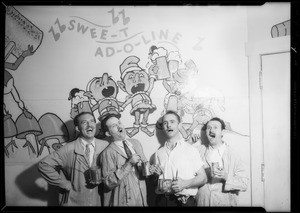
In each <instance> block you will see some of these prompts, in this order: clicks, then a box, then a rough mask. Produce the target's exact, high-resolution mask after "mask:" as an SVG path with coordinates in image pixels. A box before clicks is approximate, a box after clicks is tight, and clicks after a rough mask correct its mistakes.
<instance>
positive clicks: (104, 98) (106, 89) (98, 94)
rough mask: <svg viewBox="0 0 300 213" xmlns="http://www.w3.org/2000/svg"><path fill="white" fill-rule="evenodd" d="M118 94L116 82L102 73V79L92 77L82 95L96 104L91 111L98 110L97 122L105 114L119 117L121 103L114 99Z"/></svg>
mask: <svg viewBox="0 0 300 213" xmlns="http://www.w3.org/2000/svg"><path fill="white" fill-rule="evenodd" d="M118 92H119V90H118V86H117V84H116V82H115V81H114V80H113V79H112V78H111V77H110V76H109V75H108V73H103V75H102V77H94V78H93V79H91V80H90V81H89V82H88V84H87V88H86V92H85V93H84V95H85V96H87V97H88V98H89V99H93V100H95V101H96V102H97V103H96V104H95V105H93V106H92V111H93V112H94V111H95V110H97V109H98V112H99V118H98V120H99V121H101V120H102V119H103V118H104V117H105V116H106V115H107V114H114V115H116V116H117V117H120V116H121V115H120V111H121V109H122V107H121V105H122V104H123V102H120V101H118V100H117V99H116V97H117V94H118Z"/></svg>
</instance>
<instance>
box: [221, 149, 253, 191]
mask: <svg viewBox="0 0 300 213" xmlns="http://www.w3.org/2000/svg"><path fill="white" fill-rule="evenodd" d="M229 161H231V162H229V164H230V165H232V166H230V168H231V169H232V170H233V171H229V174H228V178H227V180H226V182H225V191H232V190H239V191H246V190H247V186H248V175H247V170H246V166H245V164H244V162H243V161H242V160H241V158H240V157H239V156H238V155H237V154H232V156H231V157H230V158H229Z"/></svg>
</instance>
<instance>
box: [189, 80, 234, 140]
mask: <svg viewBox="0 0 300 213" xmlns="http://www.w3.org/2000/svg"><path fill="white" fill-rule="evenodd" d="M195 81H197V80H195ZM185 97H186V101H185V107H184V111H185V112H186V113H187V114H191V115H192V116H193V122H192V124H191V125H190V127H189V128H188V129H187V133H188V134H189V135H190V134H193V132H194V130H195V129H196V128H198V129H199V130H202V127H203V126H204V124H205V123H206V122H207V121H208V120H209V119H211V118H213V117H215V116H216V115H217V114H218V115H220V113H221V112H223V111H225V107H224V105H225V98H224V96H223V94H222V93H221V92H219V91H217V90H216V89H213V88H199V87H198V89H197V91H195V90H193V91H192V92H188V93H186V96H185ZM228 125H229V123H228Z"/></svg>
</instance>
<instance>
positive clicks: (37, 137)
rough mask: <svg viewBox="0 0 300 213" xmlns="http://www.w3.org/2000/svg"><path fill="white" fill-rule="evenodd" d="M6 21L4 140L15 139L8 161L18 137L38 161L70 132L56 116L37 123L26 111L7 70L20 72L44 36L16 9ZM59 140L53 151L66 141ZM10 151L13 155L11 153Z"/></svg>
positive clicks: (9, 7)
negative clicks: (50, 144)
mask: <svg viewBox="0 0 300 213" xmlns="http://www.w3.org/2000/svg"><path fill="white" fill-rule="evenodd" d="M5 21H6V26H7V27H6V28H5V58H4V60H5V70H4V103H3V106H4V108H3V109H4V138H11V141H10V142H9V143H8V144H7V145H6V146H5V149H4V151H5V154H6V156H7V157H11V156H13V155H14V154H15V153H14V148H18V146H17V145H16V142H15V138H14V137H16V138H17V139H22V140H25V141H26V142H25V144H24V145H23V148H25V147H27V148H28V154H29V156H30V157H38V156H39V155H41V153H42V152H43V148H44V146H46V147H47V148H48V151H49V152H50V151H51V150H50V146H49V144H48V142H47V141H49V139H54V138H56V137H62V135H63V138H64V139H65V136H66V137H68V132H67V130H66V129H65V128H63V127H64V126H63V125H64V124H63V123H62V122H57V121H61V120H60V119H59V118H58V116H57V115H55V114H52V113H46V114H44V115H43V116H42V117H41V118H40V119H39V120H37V119H36V118H35V116H33V115H32V113H30V112H29V111H28V110H27V108H26V107H25V104H24V102H23V101H22V100H21V98H20V95H19V92H18V90H17V87H16V86H15V82H14V78H13V76H12V75H11V73H10V72H9V71H7V70H6V69H10V70H13V71H15V70H17V69H18V68H19V66H20V65H21V63H22V62H23V60H24V59H25V58H26V57H27V56H31V55H33V54H34V53H35V52H36V50H37V49H38V47H39V46H40V44H41V42H42V39H43V32H42V31H41V30H40V29H39V28H38V27H36V26H35V25H34V24H32V23H31V22H30V21H29V20H28V19H27V18H26V17H24V16H23V15H22V14H21V13H20V12H19V11H17V10H16V9H15V8H14V7H12V6H8V7H6V19H5ZM9 95H11V97H12V99H11V100H12V103H8V104H5V102H8V101H9V98H10V97H9ZM6 97H7V99H6ZM11 104H16V105H17V108H19V109H20V110H21V113H20V114H19V112H18V110H17V111H16V110H14V109H13V106H12V105H11ZM11 113H12V114H11ZM18 114H19V115H18ZM12 116H16V117H17V118H16V121H14V120H13V119H12ZM65 130H66V131H65ZM59 140H60V142H59V143H55V144H53V145H52V148H53V149H58V148H59V147H60V146H61V144H60V143H61V142H62V140H61V139H59ZM34 143H35V144H36V149H35V147H34ZM39 146H41V148H39ZM10 147H11V151H12V153H10V152H9V148H10ZM10 154H11V155H10Z"/></svg>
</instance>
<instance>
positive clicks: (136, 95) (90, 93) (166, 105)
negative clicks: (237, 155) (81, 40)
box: [4, 6, 247, 158]
mask: <svg viewBox="0 0 300 213" xmlns="http://www.w3.org/2000/svg"><path fill="white" fill-rule="evenodd" d="M106 16H109V17H110V18H111V24H107V23H106V22H105V23H101V24H98V23H97V24H96V23H93V22H92V21H90V20H88V19H86V18H84V17H80V16H75V15H74V16H70V17H69V18H68V19H69V20H68V21H67V22H66V20H65V19H62V18H60V17H57V18H56V19H55V20H54V21H53V25H52V26H50V27H49V31H48V32H46V33H48V35H47V36H50V37H52V38H53V39H54V41H55V42H60V39H61V38H62V37H63V36H64V35H65V33H67V32H69V33H70V32H72V33H77V34H80V35H82V36H88V37H89V39H92V40H93V41H95V42H96V44H100V46H98V47H96V49H95V54H94V56H95V57H100V58H109V57H114V56H115V55H117V54H121V53H126V54H127V55H128V56H127V57H126V58H124V59H123V61H122V62H121V63H120V64H113V66H112V67H113V68H112V69H115V70H116V69H118V71H119V72H118V73H119V75H118V76H112V75H111V72H109V71H103V72H99V75H97V76H94V77H93V78H91V79H90V80H89V81H88V82H86V88H82V82H80V84H78V87H74V88H70V90H69V96H68V100H69V101H70V102H71V107H70V112H69V114H70V119H73V118H74V117H75V116H76V115H77V114H78V113H80V112H82V111H89V112H94V113H95V115H96V114H97V115H98V117H97V118H98V120H99V121H101V119H102V118H103V116H105V115H107V114H108V113H113V114H116V115H118V116H121V115H122V114H124V113H125V112H124V110H125V109H126V108H129V114H130V116H131V120H132V125H131V126H127V127H126V131H127V135H128V137H134V136H135V135H136V134H138V133H140V131H141V133H140V134H145V136H147V137H153V136H154V135H155V131H156V130H157V129H158V130H159V129H161V121H160V120H158V121H157V122H156V123H155V122H153V123H149V117H151V116H152V113H153V112H154V111H156V110H159V111H160V114H161V115H163V114H164V113H165V112H166V111H167V110H174V111H176V112H177V113H178V114H180V115H181V117H182V118H185V117H186V116H190V118H191V119H190V120H189V121H188V122H185V123H184V125H183V126H182V129H181V130H180V131H181V133H182V135H183V137H184V138H186V139H188V138H189V137H190V136H191V135H192V134H194V133H195V130H197V129H198V131H199V130H200V131H201V128H202V127H203V125H204V124H205V123H206V122H207V121H208V120H209V119H210V118H212V117H214V116H219V114H218V113H216V111H221V112H224V111H225V110H226V108H225V97H224V95H223V94H222V92H220V91H219V90H217V89H214V88H207V87H206V88H201V89H200V90H199V89H197V90H194V88H195V87H199V85H198V83H197V76H198V75H199V69H198V68H197V65H196V63H195V62H194V60H193V59H192V58H191V59H187V60H185V61H183V59H182V58H183V57H182V53H181V51H180V49H179V48H178V47H177V46H176V45H177V43H178V42H179V40H180V39H181V37H182V35H181V33H178V32H177V33H175V34H172V33H171V32H170V31H169V30H160V31H158V32H156V31H151V32H150V34H149V33H148V32H144V31H137V32H136V33H133V34H129V27H130V22H131V17H130V15H129V14H128V13H127V11H126V10H125V9H121V10H117V9H115V8H112V9H111V10H108V11H107V14H106ZM6 20H7V21H6V24H7V26H6V28H5V29H6V30H5V61H6V59H8V57H10V55H13V57H14V58H16V60H15V62H13V63H11V62H7V61H6V62H5V71H4V76H5V79H4V96H5V95H8V94H11V95H12V96H13V99H14V100H15V102H16V103H17V104H18V106H19V108H20V109H21V110H22V113H21V114H20V115H18V117H17V119H16V120H13V119H12V115H11V114H12V113H14V112H13V111H11V110H10V108H9V107H8V106H6V105H5V103H4V137H5V138H10V141H9V142H8V143H7V144H5V149H4V151H5V156H6V157H7V158H13V157H14V154H15V150H16V149H20V148H25V149H28V155H29V156H31V157H32V158H33V157H36V158H38V157H39V156H41V154H42V152H43V151H45V150H47V152H48V153H50V152H51V151H53V150H57V149H59V148H60V147H61V146H62V145H63V144H65V143H67V142H68V141H69V140H72V139H74V138H75V137H76V132H74V135H71V136H70V134H69V131H68V128H67V125H66V124H65V123H64V121H63V120H62V119H61V118H60V117H59V115H57V114H55V113H53V112H45V113H44V114H43V115H42V116H41V117H40V118H36V116H35V115H34V113H31V112H30V109H27V108H26V107H25V104H26V103H24V101H22V98H21V97H22V95H20V94H19V92H18V89H17V88H18V83H19V82H15V81H14V78H13V76H12V75H11V73H10V72H12V71H16V72H21V71H22V67H21V66H20V65H21V63H22V62H23V60H26V57H29V56H30V57H34V54H35V52H36V51H38V49H39V47H40V46H41V45H43V44H42V41H43V36H44V32H43V31H42V30H40V29H39V28H38V27H37V26H35V25H34V24H33V23H32V22H30V20H28V19H27V18H26V17H25V16H23V15H22V14H21V13H20V12H18V10H16V9H15V8H14V7H13V6H8V7H6ZM156 39H159V40H160V42H158V43H157V44H155V45H154V44H153V43H154V42H152V41H153V40H156ZM203 41H204V38H198V41H197V42H196V43H195V44H194V46H193V47H192V48H193V49H194V50H195V51H201V50H202V47H201V43H202V42H203ZM170 44H171V45H170ZM141 45H144V46H146V47H147V49H148V50H149V52H148V53H147V54H144V55H135V54H134V49H135V48H136V47H138V46H141ZM184 58H186V57H184ZM141 59H142V60H143V61H147V63H146V64H145V65H142V64H141V63H140V62H141ZM28 83H29V82H28ZM157 84H161V85H163V88H164V89H165V91H164V93H165V96H164V98H163V99H161V101H162V102H163V104H162V105H163V108H158V107H157V104H158V103H157V102H156V101H157V100H158V99H155V100H153V94H152V93H151V92H152V90H153V89H154V88H155V87H156V85H157ZM162 92H163V91H162ZM119 93H123V94H125V95H126V98H125V99H124V98H123V99H121V98H119V97H118V96H119ZM66 96H67V95H66ZM64 113H67V112H64ZM126 113H127V112H126ZM226 124H227V125H226V127H227V130H228V131H229V132H232V133H237V134H240V135H242V136H247V135H244V134H241V133H238V132H236V131H234V130H233V129H232V128H231V125H230V121H226ZM97 137H100V138H101V137H102V136H101V130H99V135H98V136H97ZM15 138H17V139H21V140H22V141H24V142H23V143H24V144H21V147H20V145H19V144H17V143H16V140H15ZM53 140H54V142H52V141H53ZM49 141H51V143H52V145H51V146H50V145H49ZM45 147H46V149H45Z"/></svg>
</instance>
